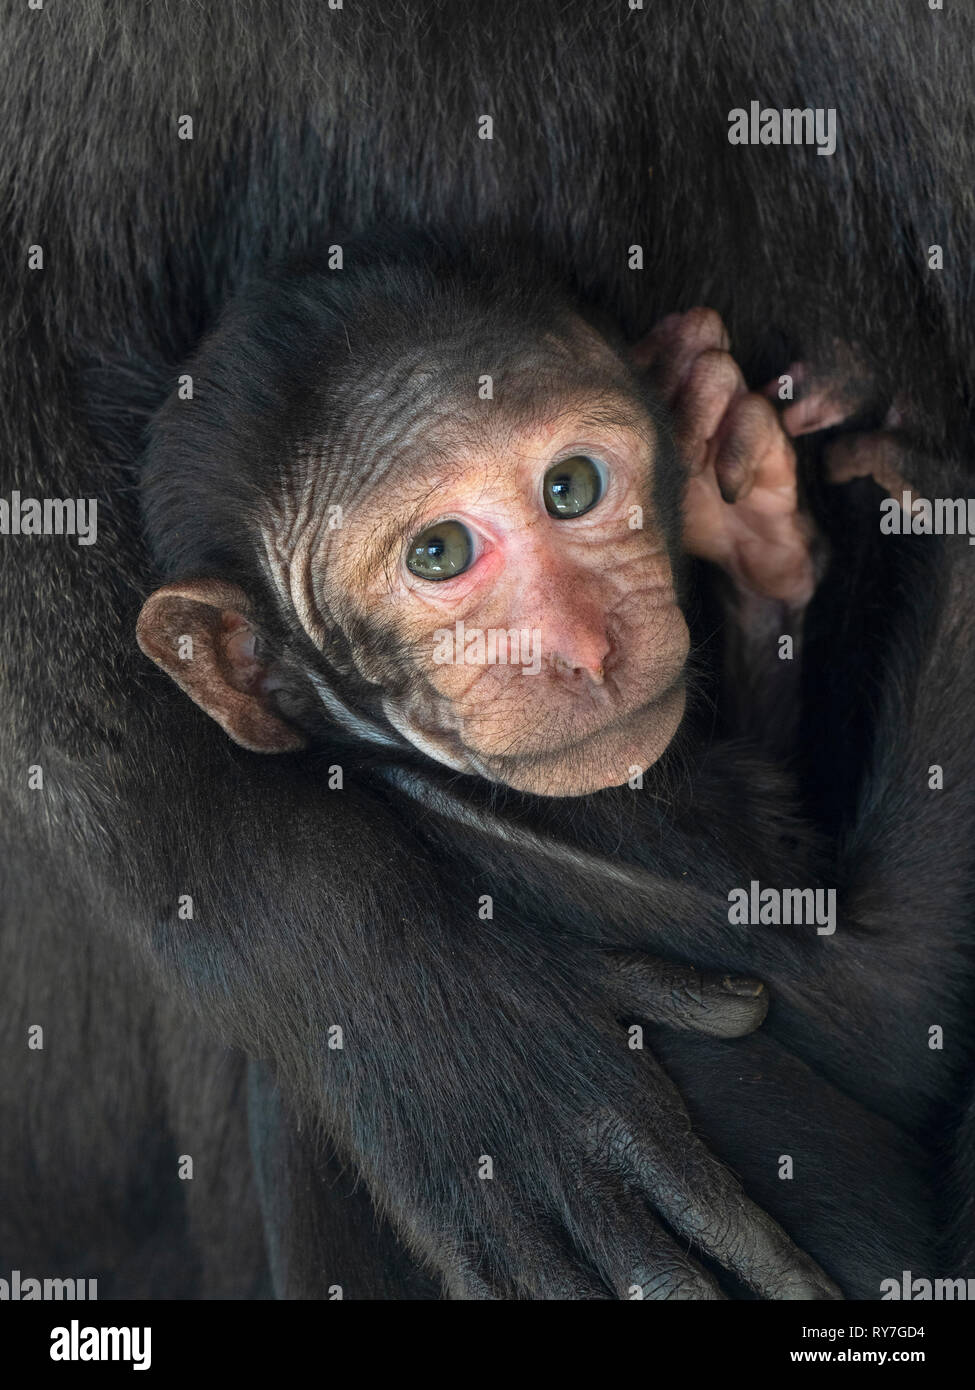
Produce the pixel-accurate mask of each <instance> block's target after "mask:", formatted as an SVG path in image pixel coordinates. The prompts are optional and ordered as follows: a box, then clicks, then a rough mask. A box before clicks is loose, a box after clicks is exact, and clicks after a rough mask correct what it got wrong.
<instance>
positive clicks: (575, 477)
mask: <svg viewBox="0 0 975 1390" xmlns="http://www.w3.org/2000/svg"><path fill="white" fill-rule="evenodd" d="M542 492H543V496H544V498H545V508H546V511H547V512H548V513H549V515H550V516H554V517H560V518H567V517H574V516H582V514H583V512H588V511H589V510H590V508H592V507H594V506H595V505H596V503H597V502H598V501H599V499H600V497H602V495H603V478H602V474H601V473H600V471H599V468H598V467H597V466H596V464H595V462H594V461H593V460H592V459H591V458H587V457H586V456H585V454H576V455H575V456H573V457H572V458H568V459H562V460H561V461H560V462H559V463H555V464H553V465H552V467H551V468H550V469H549V470H548V472H547V473H546V474H545V481H544V483H543V486H542Z"/></svg>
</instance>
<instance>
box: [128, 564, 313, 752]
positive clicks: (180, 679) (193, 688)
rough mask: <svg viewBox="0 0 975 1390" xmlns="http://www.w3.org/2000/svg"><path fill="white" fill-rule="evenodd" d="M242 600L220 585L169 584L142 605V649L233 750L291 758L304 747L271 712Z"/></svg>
mask: <svg viewBox="0 0 975 1390" xmlns="http://www.w3.org/2000/svg"><path fill="white" fill-rule="evenodd" d="M249 611H250V604H249V603H248V600H247V595H246V594H245V593H244V592H243V590H242V589H239V588H238V587H237V586H236V585H235V584H224V583H222V582H221V581H220V580H217V579H197V580H190V581H188V582H187V583H183V584H167V585H166V586H165V587H164V588H162V589H157V590H156V592H155V593H154V594H151V595H150V596H149V598H147V599H146V601H145V603H144V604H143V607H142V612H141V613H140V614H139V621H138V623H137V625H136V637H137V639H138V642H139V646H140V647H141V648H142V650H143V651H144V652H145V654H146V656H147V657H149V659H150V661H154V662H155V663H156V665H157V666H160V667H162V669H163V670H164V671H165V672H166V673H167V674H168V675H170V676H172V678H173V680H174V681H175V682H176V684H177V685H178V686H179V688H180V689H181V690H184V691H185V692H186V694H187V695H189V697H190V699H191V700H193V701H194V702H195V703H196V704H198V705H199V706H200V708H201V709H203V710H206V712H207V714H209V715H210V716H211V717H212V718H213V719H215V720H216V721H217V723H218V724H219V725H220V726H221V728H223V729H225V730H226V732H227V733H228V734H229V735H230V737H231V738H232V739H233V740H234V742H235V743H239V744H240V746H241V747H242V748H249V749H250V750H251V752H253V753H289V752H292V751H294V750H295V749H297V748H304V747H305V745H306V743H307V739H306V738H305V737H304V735H303V734H302V733H300V732H299V731H298V730H297V729H294V728H292V727H291V725H290V724H286V723H285V722H284V720H283V719H282V718H281V717H280V716H279V715H278V714H277V713H276V712H275V711H274V709H273V708H272V707H271V704H270V702H269V699H268V696H267V692H266V689H265V678H266V677H267V674H268V672H267V667H266V666H263V665H262V664H261V663H260V662H259V661H258V659H257V657H256V655H255V652H254V636H255V634H254V629H253V627H252V626H251V623H250V621H249V619H248V613H249Z"/></svg>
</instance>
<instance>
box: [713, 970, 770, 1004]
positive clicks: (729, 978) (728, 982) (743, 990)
mask: <svg viewBox="0 0 975 1390" xmlns="http://www.w3.org/2000/svg"><path fill="white" fill-rule="evenodd" d="M721 988H722V989H723V990H724V992H725V993H726V994H734V995H736V996H737V997H738V998H749V999H754V998H756V997H757V996H758V995H759V994H761V992H762V990H763V989H764V988H765V986H764V984H763V983H762V981H761V980H749V979H748V978H747V977H744V976H741V975H726V976H725V977H724V979H723V980H722V981H721Z"/></svg>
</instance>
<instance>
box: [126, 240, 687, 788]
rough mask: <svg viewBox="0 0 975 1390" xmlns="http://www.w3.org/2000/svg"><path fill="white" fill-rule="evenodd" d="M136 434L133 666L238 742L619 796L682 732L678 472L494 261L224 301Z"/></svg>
mask: <svg viewBox="0 0 975 1390" xmlns="http://www.w3.org/2000/svg"><path fill="white" fill-rule="evenodd" d="M187 370H188V372H189V374H190V375H191V377H192V382H193V387H192V398H191V399H182V398H180V397H181V396H182V395H186V394H187V393H186V392H185V391H183V392H181V393H180V392H178V393H177V394H176V395H175V396H174V397H173V398H171V399H170V400H169V401H168V402H167V404H166V405H165V406H164V407H163V409H162V410H161V411H160V413H159V415H158V416H157V418H156V421H155V423H154V426H153V430H152V435H151V440H150V446H149V450H148V454H147V458H146V463H145V469H144V476H143V487H144V499H145V514H146V518H147V524H148V530H149V536H150V540H151V542H152V545H153V547H154V551H155V555H156V558H157V561H158V562H159V564H160V566H161V568H162V570H163V573H164V575H165V576H166V577H167V579H168V580H169V582H167V583H166V585H165V587H163V588H161V589H159V590H157V591H156V592H155V593H154V594H152V595H151V597H150V598H149V599H148V600H147V602H146V604H145V606H144V608H143V610H142V613H141V615H140V618H139V625H138V638H139V643H140V645H141V647H142V649H143V651H144V652H145V653H146V654H147V655H148V656H150V657H151V658H152V660H153V661H155V662H156V663H157V664H158V665H159V666H161V667H162V668H163V669H164V670H166V671H167V672H168V673H169V674H170V675H171V676H172V677H173V679H174V680H175V681H176V682H177V684H178V685H179V686H180V687H181V688H182V689H183V690H184V691H185V692H186V693H187V694H188V695H189V696H190V697H191V698H192V699H193V700H194V701H195V702H196V703H197V704H198V705H199V706H201V708H203V709H204V710H206V711H207V712H208V713H209V714H210V715H212V716H213V718H214V719H216V720H217V721H218V722H219V723H220V724H221V725H222V727H223V728H224V729H225V730H226V732H227V733H228V734H229V735H230V737H231V738H233V739H234V740H235V741H236V742H237V743H239V744H242V745H243V746H244V747H245V748H249V749H253V750H256V751H260V752H283V751H288V750H294V749H298V748H301V747H303V746H306V745H308V744H314V743H316V742H318V741H320V740H327V738H328V737H329V729H331V730H332V736H333V737H334V732H335V730H336V729H341V730H343V731H344V733H345V734H346V735H351V736H352V737H354V738H357V739H358V738H361V739H365V740H368V741H370V742H373V743H376V744H379V745H385V746H387V747H389V748H391V749H396V748H400V749H404V748H406V747H408V746H409V745H413V746H414V747H416V748H418V749H420V750H422V752H423V753H425V754H428V755H429V756H430V757H432V758H434V759H437V760H438V761H439V762H441V763H445V764H447V765H448V766H449V767H451V768H455V769H457V770H459V771H462V772H467V773H473V774H480V775H482V776H484V777H486V778H489V779H491V780H493V781H496V782H501V783H505V784H507V785H508V786H511V787H514V788H518V789H519V790H522V791H528V792H534V793H538V794H540V795H550V796H576V795H581V794H584V793H587V792H592V791H595V790H598V789H600V788H603V787H608V786H615V785H619V784H621V783H623V782H625V781H626V780H627V779H628V778H629V777H631V776H632V775H633V771H634V769H635V768H639V769H645V768H647V767H649V766H650V764H652V763H653V762H654V761H655V760H656V759H657V758H659V757H660V755H661V753H662V752H663V751H664V749H665V748H666V747H667V745H668V744H669V743H670V741H671V739H672V738H673V736H674V733H675V732H676V730H677V727H678V725H679V724H680V721H681V718H682V715H683V711H684V683H683V680H684V676H683V673H684V664H685V659H686V655H687V648H688V633H687V628H686V625H685V622H684V618H683V615H682V613H681V611H680V608H679V607H678V604H677V595H676V592H675V582H674V570H673V565H674V562H675V559H676V556H677V554H678V551H679V536H680V497H681V490H682V477H681V472H680V469H679V467H678V465H677V462H676V460H675V457H674V455H673V452H672V449H671V447H670V444H669V440H668V436H667V433H666V431H665V430H661V429H660V428H658V426H657V424H656V423H655V421H654V418H653V415H652V413H651V412H652V409H653V407H652V405H651V403H650V402H649V400H648V398H647V396H646V393H645V389H644V387H643V386H642V385H641V383H640V381H639V379H638V377H637V376H636V375H635V374H634V371H633V370H632V368H631V367H630V365H629V364H628V362H627V361H626V359H625V356H624V355H623V353H622V352H621V351H620V350H618V349H617V348H616V347H614V346H613V345H612V344H611V343H610V342H609V341H608V340H607V338H606V337H605V336H604V335H603V334H601V333H600V332H597V331H596V330H595V329H594V328H593V327H592V325H591V324H590V322H589V321H588V320H587V318H586V317H585V316H584V314H583V313H581V312H580V311H579V310H578V309H577V308H576V307H575V306H574V305H573V304H572V303H571V302H570V301H569V300H568V299H567V298H566V297H564V296H563V294H562V293H561V292H559V291H554V290H552V289H550V288H548V287H547V286H546V285H545V284H544V283H543V282H541V281H540V280H539V279H538V278H537V277H535V276H534V275H533V274H532V273H531V272H526V273H525V274H524V275H519V274H518V272H517V271H516V270H515V269H514V268H513V267H512V266H511V265H502V266H501V267H498V266H497V265H495V266H493V268H490V269H488V268H483V269H480V270H478V269H474V270H473V271H471V270H465V269H464V268H462V267H458V266H457V265H456V264H455V263H453V262H452V261H450V260H448V259H447V258H446V257H443V256H441V257H436V256H433V255H431V253H430V251H429V248H427V249H426V252H425V254H424V255H422V256H421V255H413V256H411V255H409V254H407V253H405V252H404V253H401V254H400V255H399V256H396V257H393V258H392V259H391V260H389V259H383V260H382V261H379V262H376V261H374V262H373V263H372V264H370V265H369V266H367V267H366V268H364V269H361V270H359V269H345V270H331V271H330V270H322V269H311V270H305V271H302V272H295V273H292V274H289V275H286V276H283V277H280V278H278V279H275V280H272V281H268V282H266V283H264V284H262V285H260V286H258V287H257V288H255V289H252V290H250V291H248V292H245V293H244V294H243V295H241V296H240V298H239V299H238V300H237V301H235V302H234V303H233V304H232V305H231V306H230V307H229V309H228V310H227V312H226V313H225V315H224V317H223V319H222V321H221V323H220V325H219V326H218V328H217V329H216V331H215V332H214V333H213V334H212V335H211V337H210V338H209V339H207V340H206V342H205V343H204V345H203V347H202V348H201V350H200V352H199V353H198V355H197V357H196V358H195V360H194V361H193V363H191V364H190V366H189V368H188V369H187Z"/></svg>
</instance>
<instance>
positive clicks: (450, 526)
mask: <svg viewBox="0 0 975 1390" xmlns="http://www.w3.org/2000/svg"><path fill="white" fill-rule="evenodd" d="M473 558H474V540H473V537H472V536H471V533H470V531H468V529H467V527H466V526H462V525H461V523H460V522H459V521H437V522H435V523H434V524H433V526H428V527H427V528H426V530H425V531H421V532H420V534H419V535H418V536H416V537H415V538H414V540H412V541H411V542H410V548H409V550H408V551H407V554H406V568H407V569H408V570H409V571H410V573H411V574H415V575H416V576H417V578H418V579H453V578H454V576H455V575H457V574H463V573H464V570H466V569H467V567H468V565H469V564H470V563H471V561H472V560H473Z"/></svg>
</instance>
